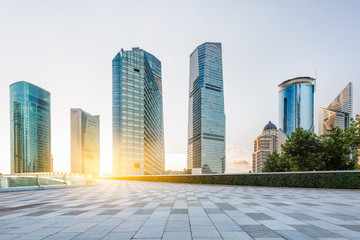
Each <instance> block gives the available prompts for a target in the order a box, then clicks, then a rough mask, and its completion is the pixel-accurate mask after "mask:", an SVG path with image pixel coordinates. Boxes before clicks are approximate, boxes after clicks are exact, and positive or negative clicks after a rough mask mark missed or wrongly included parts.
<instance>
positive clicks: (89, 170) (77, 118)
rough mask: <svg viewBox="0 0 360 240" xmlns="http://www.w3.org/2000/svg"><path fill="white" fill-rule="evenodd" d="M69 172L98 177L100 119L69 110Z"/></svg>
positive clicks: (79, 111)
mask: <svg viewBox="0 0 360 240" xmlns="http://www.w3.org/2000/svg"><path fill="white" fill-rule="evenodd" d="M70 122H71V172H72V173H83V174H91V175H93V176H99V175H100V117H99V115H96V116H93V115H91V114H89V113H87V112H85V111H83V110H81V109H80V108H71V109H70Z"/></svg>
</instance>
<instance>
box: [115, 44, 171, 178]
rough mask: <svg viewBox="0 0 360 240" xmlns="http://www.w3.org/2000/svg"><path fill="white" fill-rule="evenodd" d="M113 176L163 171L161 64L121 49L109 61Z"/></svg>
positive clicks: (138, 51) (141, 53)
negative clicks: (110, 61) (111, 88)
mask: <svg viewBox="0 0 360 240" xmlns="http://www.w3.org/2000/svg"><path fill="white" fill-rule="evenodd" d="M112 69H113V75H112V78H113V80H112V83H113V174H114V175H150V174H161V173H162V171H163V170H164V169H165V159H164V133H163V132H164V130H163V104H162V87H161V86H162V79H161V62H160V61H159V60H158V59H157V58H156V57H154V56H153V55H152V54H150V53H148V52H146V51H144V50H142V49H139V48H133V49H132V50H129V51H124V50H123V49H122V50H121V52H119V53H118V54H117V55H116V56H115V58H114V59H113V61H112Z"/></svg>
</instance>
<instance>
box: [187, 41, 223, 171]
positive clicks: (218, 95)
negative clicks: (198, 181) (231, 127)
mask: <svg viewBox="0 0 360 240" xmlns="http://www.w3.org/2000/svg"><path fill="white" fill-rule="evenodd" d="M223 89H224V88H223V71H222V51H221V43H211V42H207V43H204V44H202V45H200V46H198V47H197V48H196V49H195V50H194V51H193V52H192V53H191V55H190V79H189V115H188V149H187V167H188V169H194V168H196V169H202V173H224V172H225V113H224V91H223Z"/></svg>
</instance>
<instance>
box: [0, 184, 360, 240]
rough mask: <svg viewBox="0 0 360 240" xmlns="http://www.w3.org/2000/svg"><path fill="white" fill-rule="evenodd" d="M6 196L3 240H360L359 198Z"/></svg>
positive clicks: (215, 192) (278, 191) (226, 189)
mask: <svg viewBox="0 0 360 240" xmlns="http://www.w3.org/2000/svg"><path fill="white" fill-rule="evenodd" d="M0 195H1V196H0V239H1V240H3V239H48V240H49V239H61V240H66V239H77V240H80V239H108V240H109V239H175V240H176V239H207V240H208V239H262V240H265V239H295V240H296V239H304V240H308V239H332V240H334V239H359V240H360V191H347V190H342V191H338V190H322V189H290V188H262V187H241V186H219V185H193V184H174V183H155V182H136V181H134V182H132V181H110V180H101V181H98V184H97V185H94V186H91V187H81V188H76V189H74V188H68V189H67V188H63V189H48V190H44V191H32V192H6V193H0Z"/></svg>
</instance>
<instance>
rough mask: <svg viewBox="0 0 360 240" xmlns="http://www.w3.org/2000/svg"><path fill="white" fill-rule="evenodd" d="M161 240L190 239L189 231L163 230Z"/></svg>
mask: <svg viewBox="0 0 360 240" xmlns="http://www.w3.org/2000/svg"><path fill="white" fill-rule="evenodd" d="M162 239H163V240H191V239H192V238H191V233H190V231H189V232H185V231H183V232H166V231H165V232H164V235H163V237H162Z"/></svg>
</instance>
